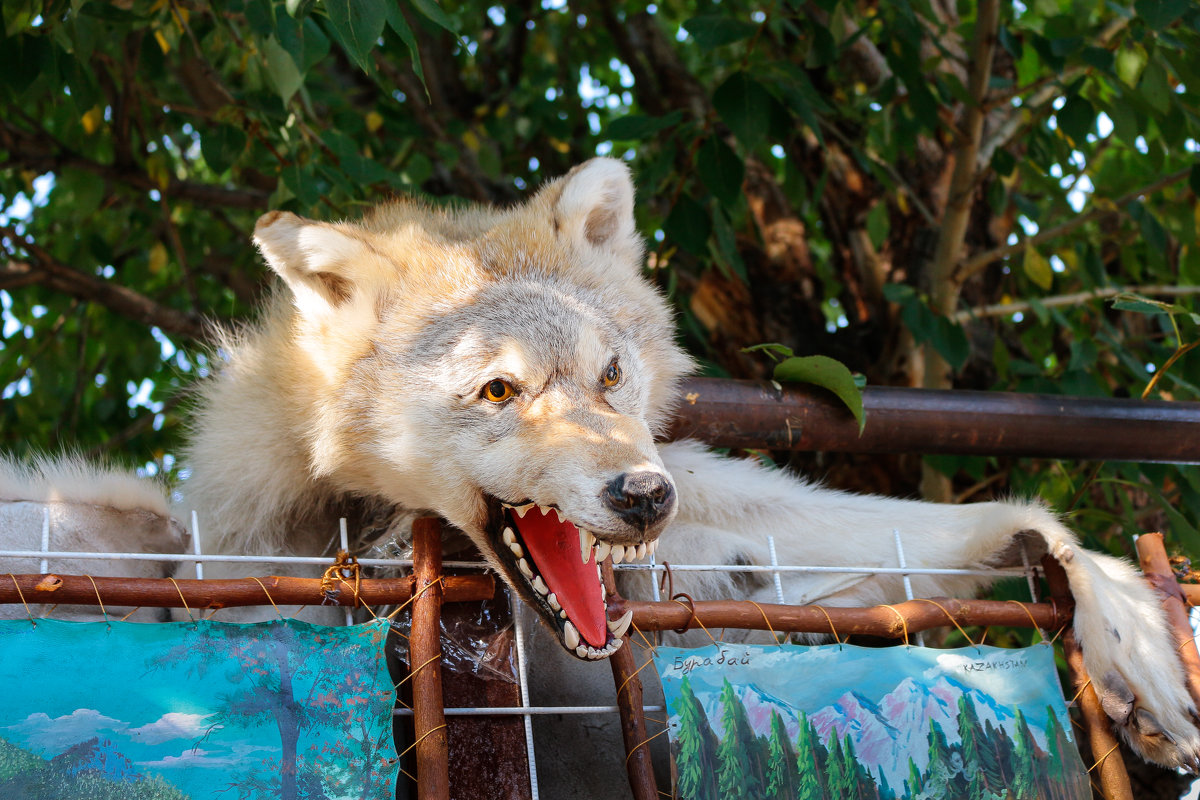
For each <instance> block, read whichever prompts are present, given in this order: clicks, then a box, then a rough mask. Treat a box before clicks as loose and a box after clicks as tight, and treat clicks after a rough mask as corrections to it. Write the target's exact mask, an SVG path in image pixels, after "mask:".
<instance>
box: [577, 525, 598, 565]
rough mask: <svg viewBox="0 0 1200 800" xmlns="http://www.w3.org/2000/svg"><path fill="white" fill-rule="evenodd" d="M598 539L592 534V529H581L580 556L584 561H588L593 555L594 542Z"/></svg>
mask: <svg viewBox="0 0 1200 800" xmlns="http://www.w3.org/2000/svg"><path fill="white" fill-rule="evenodd" d="M594 541H596V537H594V536H592V533H591V531H585V530H584V529H583V528H580V529H579V557H580V558H582V559H583V563H585V564H586V563H587V562H588V559H589V558H591V557H592V542H594Z"/></svg>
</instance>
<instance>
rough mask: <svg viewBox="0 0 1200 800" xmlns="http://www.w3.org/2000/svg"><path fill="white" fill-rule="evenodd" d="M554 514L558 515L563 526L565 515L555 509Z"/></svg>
mask: <svg viewBox="0 0 1200 800" xmlns="http://www.w3.org/2000/svg"><path fill="white" fill-rule="evenodd" d="M554 513H555V514H557V515H558V521H559V523H560V524H561V523H562V521H563V513H562V512H561V511H559V510H558V509H557V508H556V509H554Z"/></svg>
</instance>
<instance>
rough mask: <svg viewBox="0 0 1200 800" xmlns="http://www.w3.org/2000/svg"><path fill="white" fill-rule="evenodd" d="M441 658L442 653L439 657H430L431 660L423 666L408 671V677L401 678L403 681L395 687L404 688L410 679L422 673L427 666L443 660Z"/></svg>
mask: <svg viewBox="0 0 1200 800" xmlns="http://www.w3.org/2000/svg"><path fill="white" fill-rule="evenodd" d="M441 657H442V654H441V653H438V654H437V655H435V656H430V657H429V659H428V660H427V661H426V662H425V663H424V664H422V665H421V666H419V667H417V668H416V669H411V670H409V671H408V674H407V675H405V676H404V677H403V678H401V679H400V682H399V683H397V684H396V685H395V687H394V688H396V689H399V688H400V687H401V686H403V685H404V684H405V683H407V682H408V679H409V678H411V677H412V676H414V675H416V674H417V673H418V672H420V671H421V670H423V669H425V668H426V667H427V666H429V665H430V664H432V663H433V662H434V661H437V660H438V659H439V658H441Z"/></svg>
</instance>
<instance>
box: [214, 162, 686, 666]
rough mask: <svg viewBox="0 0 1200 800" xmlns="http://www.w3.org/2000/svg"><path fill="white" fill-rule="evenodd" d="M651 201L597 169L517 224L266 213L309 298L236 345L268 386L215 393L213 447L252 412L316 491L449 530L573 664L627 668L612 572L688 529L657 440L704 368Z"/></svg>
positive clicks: (466, 215) (544, 195) (497, 215)
mask: <svg viewBox="0 0 1200 800" xmlns="http://www.w3.org/2000/svg"><path fill="white" fill-rule="evenodd" d="M633 200H634V192H633V185H632V183H631V181H630V177H629V173H628V170H627V168H626V167H625V165H624V164H622V163H621V162H618V161H614V160H611V159H594V160H592V161H589V162H587V163H585V164H583V165H581V166H579V167H577V168H576V169H574V170H573V171H572V172H570V173H569V174H567V175H566V176H564V177H562V178H560V179H558V180H556V181H554V182H552V183H549V184H548V185H546V186H545V187H543V188H542V189H541V190H540V191H539V192H538V193H537V194H536V195H535V196H534V197H532V198H531V199H530V200H528V201H527V202H525V203H524V204H522V205H518V206H516V207H514V208H510V209H491V208H468V209H460V210H451V211H444V210H437V209H434V208H431V207H428V206H426V205H422V204H418V203H414V202H397V203H395V204H391V205H386V206H383V207H381V208H378V209H376V210H375V211H374V212H373V213H371V214H369V215H368V216H366V218H365V219H363V220H362V221H360V222H354V223H349V222H340V223H324V222H315V221H311V220H307V219H302V218H300V217H297V216H295V215H293V214H289V213H282V212H272V213H269V214H266V215H265V216H263V217H262V218H261V219H260V220H259V222H258V225H257V227H256V228H255V234H254V240H255V242H256V243H257V245H258V247H259V248H260V250H261V251H262V254H263V256H264V257H265V258H266V261H267V263H268V264H269V265H270V266H271V268H272V269H274V270H275V271H276V272H277V273H278V274H279V275H280V276H281V277H282V278H283V281H284V282H285V284H286V285H287V288H288V290H290V297H289V298H286V300H284V301H281V302H277V303H276V304H275V310H274V311H272V312H270V313H269V314H268V318H267V319H266V320H265V322H264V323H263V324H262V325H261V326H259V328H258V329H257V330H252V331H251V332H250V333H249V334H247V335H246V336H247V339H248V341H250V342H251V345H250V346H248V345H247V344H246V343H245V342H243V343H242V344H240V345H234V347H235V349H237V348H240V351H239V352H238V353H237V355H236V357H235V358H234V359H233V363H232V364H231V367H233V368H234V369H235V371H241V373H242V380H243V382H246V380H247V374H248V373H251V372H253V373H256V379H257V380H258V382H259V389H258V390H257V392H252V391H250V390H248V389H243V390H242V391H240V393H239V395H238V398H237V402H234V399H233V398H226V399H225V400H224V401H221V400H219V399H216V395H218V394H219V393H220V391H221V390H220V389H217V390H215V391H210V392H209V402H208V404H207V408H206V409H205V410H204V411H203V412H202V415H201V417H202V418H201V422H200V425H199V427H200V429H201V430H200V433H201V435H203V431H204V429H205V428H208V429H215V428H217V427H219V426H216V425H209V424H206V423H205V420H204V417H205V416H207V417H209V418H211V417H212V416H214V415H216V414H218V413H219V414H221V415H226V414H232V413H241V412H239V411H236V410H234V408H233V406H238V405H239V404H240V406H241V408H243V409H244V410H245V413H246V414H247V415H249V416H250V417H252V418H254V419H259V420H261V424H262V425H266V426H275V427H278V426H283V427H285V428H286V429H287V431H288V432H289V433H288V435H289V436H290V437H291V440H292V441H293V442H294V445H295V447H296V448H299V450H300V452H299V453H297V452H295V451H293V452H291V453H285V452H277V455H278V456H279V457H280V458H281V459H284V460H287V459H293V460H294V459H296V458H300V459H302V460H303V471H304V472H305V473H306V475H305V480H306V481H307V482H308V485H309V486H310V488H311V487H316V486H321V487H326V488H327V490H328V491H330V492H334V493H338V494H340V495H341V496H351V497H361V498H370V499H376V500H384V501H387V502H388V503H392V504H395V505H398V506H402V507H404V508H407V509H414V510H416V509H421V510H429V511H433V512H435V513H437V514H439V515H441V516H442V517H444V518H445V519H447V520H449V521H450V522H451V523H452V524H454V525H455V526H457V527H458V528H460V529H461V530H462V531H464V532H465V533H466V534H467V535H468V536H469V537H470V538H471V539H472V540H473V541H474V543H475V545H476V546H477V547H478V548H479V549H480V550H481V551H482V552H483V554H484V556H485V557H486V558H487V560H488V562H489V563H490V564H491V566H492V567H493V568H494V569H495V570H496V571H497V572H499V574H500V575H501V576H503V578H504V580H505V581H506V582H507V583H508V584H509V585H511V586H512V587H513V588H514V589H515V590H516V591H517V592H518V593H519V595H520V596H521V597H522V598H523V599H524V600H525V601H526V602H527V603H529V604H530V605H531V606H532V607H534V608H535V609H537V611H538V612H539V613H540V615H541V617H542V619H543V620H544V621H545V622H546V623H547V624H548V625H550V626H551V627H552V628H553V629H554V630H556V631H557V632H558V634H559V637H560V640H561V641H562V643H563V645H564V646H565V647H566V648H567V649H568V650H570V651H571V652H573V653H574V654H575V655H577V656H578V657H580V658H590V659H594V658H603V657H605V656H607V655H610V654H611V653H612V652H614V651H615V650H616V648H617V647H618V646H619V645H620V642H621V635H622V634H623V633H624V631H625V629H626V628H627V627H628V624H629V618H630V617H629V615H628V614H627V615H626V616H625V617H623V618H621V619H618V620H609V619H608V617H607V613H606V611H607V607H606V603H605V593H604V589H603V586H602V584H601V581H600V578H599V562H600V561H602V560H603V559H604V558H610V557H611V558H612V559H613V561H614V562H618V561H620V560H624V559H632V558H642V557H644V556H645V555H646V553H647V551H650V552H652V551H653V548H654V546H655V544H656V540H657V537H658V535H659V533H660V532H661V531H662V530H663V528H664V526H666V525H667V523H668V522H670V520H671V519H672V517H673V516H674V513H675V509H676V493H675V487H674V484H673V482H672V479H671V476H670V475H669V474H667V472H666V470H665V469H664V468H663V465H662V461H661V459H660V458H659V455H658V452H657V450H656V447H655V444H654V438H655V434H656V433H658V432H661V429H662V427H663V426H664V424H665V422H666V421H667V419H668V415H669V412H670V407H671V402H672V399H673V396H674V393H675V386H676V382H677V380H678V379H679V378H680V376H681V375H682V374H683V373H684V372H685V371H687V369H688V368H689V366H690V361H689V359H688V357H687V356H686V355H685V354H684V353H683V352H682V350H680V349H679V348H678V347H677V346H676V344H675V342H674V326H673V322H672V318H671V313H670V312H669V310H668V308H667V306H666V304H665V302H664V300H663V298H662V297H661V296H660V295H659V293H658V292H657V291H656V290H655V289H654V288H653V287H652V286H651V284H650V283H649V282H648V281H646V280H645V279H644V278H643V277H642V274H641V269H642V263H643V244H642V240H641V237H640V236H639V235H638V233H637V230H636V228H635V225H634V206H633ZM236 379H237V378H236V376H235V377H234V380H236ZM225 422H227V420H226V421H225ZM252 425H253V423H242V424H241V425H239V426H232V427H233V428H234V429H236V430H237V431H238V432H237V435H238V437H239V438H243V441H241V442H240V448H239V449H242V450H245V449H247V446H248V441H246V440H245V439H244V437H249V439H251V440H253V438H254V437H255V436H256V432H255V431H252V430H250V429H249V428H250V427H251V426H252ZM226 428H227V429H229V428H230V426H228V425H226ZM276 438H278V437H276ZM272 441H274V440H272ZM264 446H265V444H264ZM272 449H273V450H274V451H278V449H279V448H277V447H274V448H272ZM264 468H267V467H264ZM269 468H270V469H273V470H276V471H278V469H277V468H278V464H273V465H272V466H271V467H269ZM285 471H286V470H285ZM278 491H281V492H285V493H286V491H287V490H286V489H278ZM295 502H296V503H297V504H299V503H300V502H301V499H300V498H296V499H295ZM274 504H275V505H279V501H278V500H276V501H274Z"/></svg>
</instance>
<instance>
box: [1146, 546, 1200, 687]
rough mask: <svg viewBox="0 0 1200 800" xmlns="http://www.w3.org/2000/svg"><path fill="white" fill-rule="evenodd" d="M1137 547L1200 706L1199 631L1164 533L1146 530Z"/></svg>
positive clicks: (1188, 682) (1188, 681) (1147, 577)
mask: <svg viewBox="0 0 1200 800" xmlns="http://www.w3.org/2000/svg"><path fill="white" fill-rule="evenodd" d="M1137 551H1138V560H1139V561H1140V562H1141V567H1142V573H1143V574H1144V575H1145V576H1146V579H1147V580H1148V581H1150V585H1151V586H1153V587H1154V588H1155V589H1157V590H1158V593H1159V599H1160V600H1161V601H1162V606H1163V611H1164V612H1166V615H1167V624H1168V625H1170V627H1171V634H1172V636H1173V637H1174V639H1175V651H1176V652H1177V653H1179V660H1180V661H1182V662H1183V672H1184V675H1185V676H1186V678H1187V685H1188V691H1189V692H1191V695H1192V702H1193V703H1195V704H1196V707H1197V708H1200V653H1198V652H1197V651H1196V641H1195V639H1196V635H1195V634H1194V633H1193V632H1192V625H1191V622H1190V621H1189V620H1188V612H1187V600H1186V598H1185V597H1184V594H1183V591H1182V590H1181V589H1180V588H1179V583H1178V582H1176V580H1175V573H1174V572H1173V571H1172V570H1171V562H1170V561H1169V560H1168V559H1167V549H1166V547H1164V546H1163V535H1162V534H1161V533H1143V534H1142V535H1141V536H1139V537H1138V540H1137Z"/></svg>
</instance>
